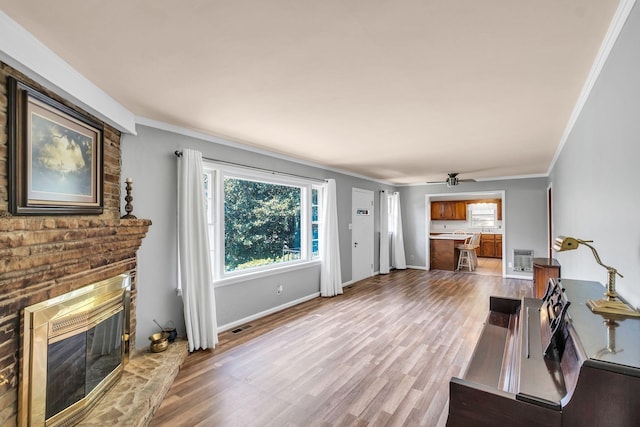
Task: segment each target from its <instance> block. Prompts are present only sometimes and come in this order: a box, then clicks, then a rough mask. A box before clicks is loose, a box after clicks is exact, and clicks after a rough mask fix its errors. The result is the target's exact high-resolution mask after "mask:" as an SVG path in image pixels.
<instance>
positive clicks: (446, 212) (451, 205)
mask: <svg viewBox="0 0 640 427" xmlns="http://www.w3.org/2000/svg"><path fill="white" fill-rule="evenodd" d="M441 203H442V219H455V202H441Z"/></svg>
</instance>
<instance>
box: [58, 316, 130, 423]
mask: <svg viewBox="0 0 640 427" xmlns="http://www.w3.org/2000/svg"><path fill="white" fill-rule="evenodd" d="M122 324H123V316H122V312H119V313H117V314H114V315H113V316H111V317H109V318H108V319H106V320H104V321H102V322H100V323H99V324H98V325H96V326H95V327H93V328H91V329H89V330H88V331H86V332H81V333H78V334H76V335H72V336H70V337H68V338H64V339H62V340H61V341H57V342H53V343H50V344H49V346H48V347H47V402H46V415H45V417H46V418H47V419H49V418H51V417H52V416H54V415H55V414H57V413H58V412H61V411H63V410H64V409H66V408H68V407H69V406H71V405H73V404H74V403H76V402H78V401H80V400H81V399H83V398H85V397H87V396H88V395H89V394H90V393H91V392H92V391H93V390H94V389H95V388H96V386H97V385H98V384H100V383H101V382H102V381H103V380H104V379H105V378H106V377H107V376H108V375H109V374H110V373H111V372H113V371H114V370H115V369H117V368H118V365H119V364H120V363H121V361H122Z"/></svg>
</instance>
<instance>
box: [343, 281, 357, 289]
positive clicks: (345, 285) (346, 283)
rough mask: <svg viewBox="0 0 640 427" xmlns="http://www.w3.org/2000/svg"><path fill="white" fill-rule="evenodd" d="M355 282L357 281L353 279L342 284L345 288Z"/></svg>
mask: <svg viewBox="0 0 640 427" xmlns="http://www.w3.org/2000/svg"><path fill="white" fill-rule="evenodd" d="M354 283H355V282H354V281H353V280H349V281H348V282H344V283H343V284H342V287H343V288H346V287H347V286H351V285H353V284H354Z"/></svg>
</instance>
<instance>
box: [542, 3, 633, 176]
mask: <svg viewBox="0 0 640 427" xmlns="http://www.w3.org/2000/svg"><path fill="white" fill-rule="evenodd" d="M635 3H636V0H621V1H620V3H619V4H618V8H617V9H616V13H615V14H614V15H613V18H612V19H611V24H609V29H608V30H607V33H606V34H605V36H604V40H603V41H602V44H601V45H600V50H599V51H598V54H597V55H596V59H595V60H594V62H593V65H592V66H591V70H590V71H589V75H588V76H587V80H586V81H585V83H584V86H583V87H582V92H580V96H579V97H578V100H577V101H576V104H575V106H574V107H573V111H572V112H571V116H570V117H569V122H568V123H567V126H566V128H565V130H564V133H563V134H562V137H561V139H560V143H559V144H558V148H557V149H556V152H555V154H554V156H553V159H552V160H551V164H550V165H549V170H547V176H548V175H550V174H551V171H552V170H553V168H554V166H555V165H556V162H557V161H558V158H559V157H560V153H561V152H562V149H563V148H564V145H565V144H566V142H567V139H568V138H569V135H570V134H571V131H572V130H573V127H574V126H575V124H576V121H577V120H578V117H580V113H581V112H582V109H583V108H584V106H585V104H586V102H587V99H589V95H590V94H591V90H592V89H593V86H594V85H595V83H596V81H597V80H598V77H599V76H600V72H601V71H602V68H603V67H604V64H605V63H606V62H607V58H609V54H610V53H611V50H612V49H613V46H614V45H615V43H616V40H618V36H619V35H620V32H621V31H622V28H623V27H624V24H625V22H627V18H628V17H629V14H630V13H631V10H632V9H633V6H634V5H635Z"/></svg>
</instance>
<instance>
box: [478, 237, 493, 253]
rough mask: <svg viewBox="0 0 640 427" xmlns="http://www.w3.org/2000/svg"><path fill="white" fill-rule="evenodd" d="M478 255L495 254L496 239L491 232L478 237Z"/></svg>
mask: <svg viewBox="0 0 640 427" xmlns="http://www.w3.org/2000/svg"><path fill="white" fill-rule="evenodd" d="M480 256H481V257H491V258H493V257H494V256H496V240H495V236H494V235H493V234H483V235H482V236H481V237H480Z"/></svg>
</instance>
